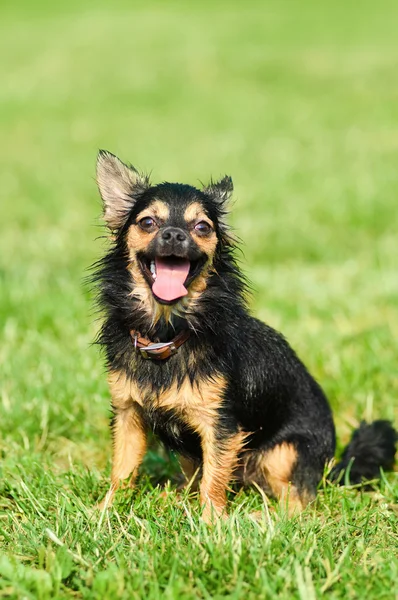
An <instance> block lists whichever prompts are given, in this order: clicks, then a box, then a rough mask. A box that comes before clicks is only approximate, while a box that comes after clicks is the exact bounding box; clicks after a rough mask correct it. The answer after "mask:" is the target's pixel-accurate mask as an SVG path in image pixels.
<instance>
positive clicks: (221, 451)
mask: <svg viewBox="0 0 398 600" xmlns="http://www.w3.org/2000/svg"><path fill="white" fill-rule="evenodd" d="M109 385H110V390H111V394H112V402H113V406H114V408H115V409H116V415H117V420H116V424H115V448H114V459H113V464H114V468H113V470H112V484H113V485H114V486H116V485H117V481H118V480H119V479H121V478H123V479H124V478H126V477H128V476H130V472H134V473H135V472H136V469H137V468H138V466H139V464H140V463H141V460H142V457H143V452H144V442H143V440H144V435H143V429H142V428H141V429H140V428H139V423H138V421H137V420H134V419H133V418H132V415H133V414H134V415H139V412H138V411H137V409H136V408H135V407H136V404H138V405H140V406H142V407H145V405H146V404H147V403H148V402H151V404H152V403H153V406H154V407H156V408H159V409H167V410H174V411H175V412H176V413H177V414H178V415H179V417H180V418H181V419H182V420H183V421H184V422H185V423H186V424H187V425H188V426H189V427H191V429H192V430H193V431H195V432H197V433H198V434H199V436H200V439H201V445H202V452H203V477H202V481H201V484H200V497H201V502H202V504H203V505H204V507H205V509H204V519H205V520H206V521H210V520H211V517H212V514H213V513H214V515H219V514H221V513H222V512H223V510H224V508H225V504H226V488H227V486H228V483H229V482H230V480H231V478H232V476H233V472H234V471H235V469H236V467H237V464H238V459H239V454H240V452H241V450H242V448H243V446H244V443H245V440H246V438H247V434H245V433H243V432H241V431H240V432H238V433H236V434H235V435H233V436H231V437H230V438H229V439H228V440H226V441H224V442H223V443H222V444H221V445H220V442H219V440H217V439H216V438H215V435H214V432H215V424H216V421H217V418H218V409H219V408H220V406H221V403H222V401H223V396H224V392H225V387H226V381H225V379H224V377H222V376H221V375H219V376H215V377H213V378H211V379H205V380H199V381H197V382H194V383H193V384H191V382H190V380H189V378H188V377H186V378H185V379H184V380H183V382H182V384H181V385H180V386H177V385H176V384H174V385H173V386H171V387H170V388H168V389H166V390H163V391H162V392H161V393H160V394H158V395H155V394H154V392H153V391H152V390H151V389H150V388H149V387H145V388H142V387H138V385H137V384H136V383H135V382H134V381H132V380H130V379H129V378H127V377H126V375H125V374H124V373H123V372H118V371H114V372H112V373H111V374H110V375H109ZM127 415H129V416H127ZM130 415H131V416H130ZM130 434H131V435H134V437H135V439H134V441H131V442H129V441H128V440H127V439H126V436H128V435H130ZM127 449H128V456H130V451H132V452H134V453H135V454H136V456H137V458H135V459H132V458H128V456H127ZM137 465H138V466H137ZM121 475H123V477H121ZM133 478H134V474H133Z"/></svg>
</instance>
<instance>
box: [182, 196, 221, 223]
mask: <svg viewBox="0 0 398 600" xmlns="http://www.w3.org/2000/svg"><path fill="white" fill-rule="evenodd" d="M184 219H185V222H186V223H188V225H192V224H193V225H196V223H199V222H200V221H205V222H206V223H208V224H209V225H211V227H213V229H214V223H213V221H212V220H211V219H209V217H208V216H207V214H206V213H205V211H204V210H203V206H202V205H201V204H200V202H192V203H191V204H189V205H188V206H187V208H186V209H185V212H184Z"/></svg>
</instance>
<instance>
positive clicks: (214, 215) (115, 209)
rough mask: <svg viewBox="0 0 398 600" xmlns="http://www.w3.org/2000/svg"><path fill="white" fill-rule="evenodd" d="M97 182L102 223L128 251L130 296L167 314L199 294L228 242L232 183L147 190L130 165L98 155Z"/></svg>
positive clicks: (144, 180)
mask: <svg viewBox="0 0 398 600" xmlns="http://www.w3.org/2000/svg"><path fill="white" fill-rule="evenodd" d="M97 182H98V187H99V190H100V194H101V197H102V199H103V202H104V219H105V222H106V224H107V226H108V227H109V229H110V230H111V231H112V232H113V233H114V235H115V236H116V237H117V238H118V239H120V238H122V239H123V240H124V242H125V244H126V247H127V251H128V258H129V270H130V272H131V275H132V279H133V282H134V288H133V291H132V294H133V295H135V296H136V297H139V298H140V300H141V301H142V303H143V304H147V305H148V308H149V307H150V312H153V311H154V308H155V309H156V308H157V309H158V310H157V312H158V313H159V309H160V312H162V309H161V307H162V306H163V307H164V309H165V308H166V306H169V307H171V309H172V307H173V306H175V307H177V306H178V305H180V304H181V303H182V304H184V303H185V304H186V303H187V302H189V300H190V299H192V298H195V297H197V296H198V294H200V293H202V292H203V290H204V289H205V288H206V285H207V279H208V276H209V273H210V272H212V268H213V266H214V260H215V256H216V253H217V250H218V249H219V246H220V244H223V243H227V240H228V235H227V232H226V229H225V225H224V223H223V216H224V214H225V203H226V201H227V200H228V198H229V196H230V195H231V193H232V189H233V186H232V180H231V178H230V177H225V178H224V179H222V180H221V181H219V182H217V183H212V184H210V185H209V186H208V187H205V188H204V189H203V190H199V189H196V188H194V187H192V186H189V185H182V184H178V183H162V184H160V185H156V186H151V185H150V183H149V180H148V178H147V177H145V176H143V175H141V174H140V173H138V172H137V171H136V169H134V168H133V167H132V166H127V165H125V164H124V163H122V162H121V161H120V160H119V159H118V158H117V157H116V156H114V155H113V154H110V153H109V152H105V151H101V152H100V153H99V156H98V162H97ZM155 312H156V310H155Z"/></svg>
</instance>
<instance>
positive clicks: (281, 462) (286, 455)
mask: <svg viewBox="0 0 398 600" xmlns="http://www.w3.org/2000/svg"><path fill="white" fill-rule="evenodd" d="M296 463H297V450H296V448H295V447H294V446H293V445H292V444H288V443H287V442H284V443H283V444H280V445H278V446H275V448H272V450H269V451H268V452H267V453H266V454H265V455H263V457H262V459H261V467H260V468H261V469H262V470H263V474H264V477H265V479H266V481H267V484H268V485H269V487H270V488H271V490H272V493H273V494H274V496H276V497H277V498H278V499H279V501H280V503H281V505H282V507H283V508H285V509H287V512H288V514H289V515H292V514H294V513H297V512H301V511H302V510H303V508H305V506H306V504H308V502H309V501H310V499H311V498H310V496H309V494H303V493H302V494H299V492H298V490H297V488H296V487H295V486H294V485H292V483H291V479H292V475H293V471H294V467H295V465H296Z"/></svg>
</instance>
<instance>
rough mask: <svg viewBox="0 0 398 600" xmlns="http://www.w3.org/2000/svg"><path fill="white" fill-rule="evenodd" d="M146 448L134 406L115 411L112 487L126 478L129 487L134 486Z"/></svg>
mask: <svg viewBox="0 0 398 600" xmlns="http://www.w3.org/2000/svg"><path fill="white" fill-rule="evenodd" d="M146 446H147V441H146V433H145V430H144V426H143V423H142V419H141V416H140V413H139V411H138V410H137V407H136V405H134V404H132V405H131V406H129V408H127V409H122V410H117V411H116V413H115V418H114V424H113V464H112V477H111V479H112V485H113V486H118V485H119V484H120V482H121V481H123V480H125V479H127V478H128V477H130V481H129V486H132V485H133V484H134V481H135V478H136V476H137V471H138V468H139V466H140V464H141V462H142V459H143V458H144V455H145V452H146Z"/></svg>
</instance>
